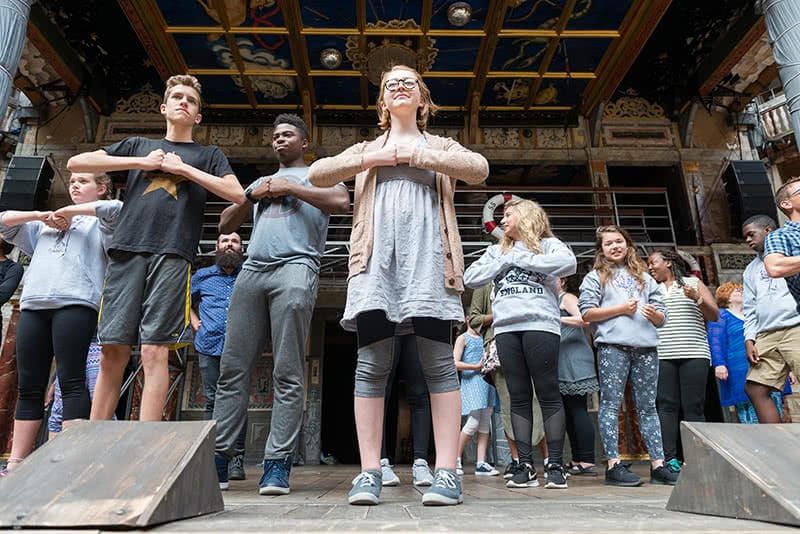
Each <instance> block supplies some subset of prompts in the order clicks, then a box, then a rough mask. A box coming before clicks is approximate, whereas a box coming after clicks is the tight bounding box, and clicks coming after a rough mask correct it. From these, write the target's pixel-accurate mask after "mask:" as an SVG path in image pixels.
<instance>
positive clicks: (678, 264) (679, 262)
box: [650, 248, 689, 286]
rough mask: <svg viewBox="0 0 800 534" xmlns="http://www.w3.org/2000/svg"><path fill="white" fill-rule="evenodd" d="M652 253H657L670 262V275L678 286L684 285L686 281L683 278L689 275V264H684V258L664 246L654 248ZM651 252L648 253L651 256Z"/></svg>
mask: <svg viewBox="0 0 800 534" xmlns="http://www.w3.org/2000/svg"><path fill="white" fill-rule="evenodd" d="M653 254H658V255H659V256H661V259H663V260H664V261H668V262H670V267H669V269H670V270H671V271H672V276H674V277H675V283H677V284H678V285H679V286H685V285H686V282H685V281H684V280H683V279H684V278H685V277H687V276H689V266H688V265H687V264H686V260H684V259H683V258H682V257H681V255H680V254H678V253H677V252H676V251H674V250H671V249H666V248H663V249H659V250H656V251H655V252H653ZM653 254H650V255H651V256H652V255H653Z"/></svg>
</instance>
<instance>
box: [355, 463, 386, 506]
mask: <svg viewBox="0 0 800 534" xmlns="http://www.w3.org/2000/svg"><path fill="white" fill-rule="evenodd" d="M347 502H349V503H350V504H368V505H369V504H378V503H379V502H381V472H380V471H379V470H377V469H368V470H366V471H364V472H362V473H361V474H360V475H358V476H357V477H356V478H355V480H353V488H352V489H351V490H350V494H349V495H348V496H347Z"/></svg>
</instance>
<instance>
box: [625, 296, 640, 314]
mask: <svg viewBox="0 0 800 534" xmlns="http://www.w3.org/2000/svg"><path fill="white" fill-rule="evenodd" d="M621 306H622V313H623V315H633V314H634V313H636V310H637V309H638V308H639V299H628V300H626V301H625V302H623V303H622V304H621Z"/></svg>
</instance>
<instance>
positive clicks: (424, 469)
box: [411, 458, 433, 486]
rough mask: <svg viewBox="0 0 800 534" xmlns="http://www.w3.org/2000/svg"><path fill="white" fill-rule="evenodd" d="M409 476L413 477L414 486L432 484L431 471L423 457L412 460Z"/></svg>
mask: <svg viewBox="0 0 800 534" xmlns="http://www.w3.org/2000/svg"><path fill="white" fill-rule="evenodd" d="M411 476H412V477H413V479H414V485H415V486H430V485H431V484H433V473H431V468H430V467H428V462H427V461H425V459H424V458H417V459H416V460H414V465H412V466H411Z"/></svg>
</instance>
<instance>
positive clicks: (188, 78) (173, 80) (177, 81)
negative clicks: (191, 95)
mask: <svg viewBox="0 0 800 534" xmlns="http://www.w3.org/2000/svg"><path fill="white" fill-rule="evenodd" d="M178 85H185V86H186V87H191V88H192V89H194V90H195V91H197V96H199V97H200V102H198V106H197V107H198V109H201V108H202V107H203V88H202V86H201V85H200V81H199V80H198V79H197V78H195V77H194V76H192V75H191V74H176V75H175V76H170V77H169V78H168V79H167V81H166V89H164V102H163V103H164V104H166V103H167V99H168V98H169V94H170V93H171V92H172V90H173V89H175V87H176V86H178Z"/></svg>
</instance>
